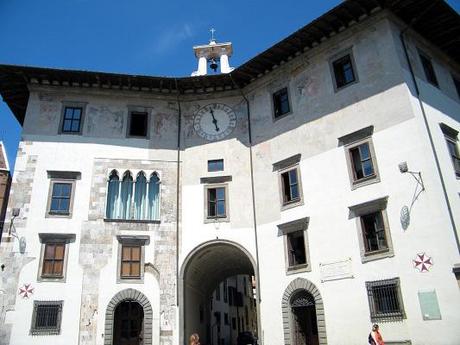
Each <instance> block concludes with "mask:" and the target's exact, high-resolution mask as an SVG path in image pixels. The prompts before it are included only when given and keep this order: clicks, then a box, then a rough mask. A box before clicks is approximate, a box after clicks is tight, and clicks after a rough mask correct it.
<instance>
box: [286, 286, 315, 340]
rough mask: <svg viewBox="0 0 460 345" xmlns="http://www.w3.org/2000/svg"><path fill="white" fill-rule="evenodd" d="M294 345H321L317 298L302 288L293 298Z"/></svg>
mask: <svg viewBox="0 0 460 345" xmlns="http://www.w3.org/2000/svg"><path fill="white" fill-rule="evenodd" d="M291 311H292V323H293V325H292V326H293V329H292V333H293V345H319V342H318V325H317V322H316V308H315V299H314V298H313V296H312V295H311V294H310V293H309V292H307V291H305V290H301V291H299V292H297V293H296V294H295V295H294V296H293V298H292V300H291Z"/></svg>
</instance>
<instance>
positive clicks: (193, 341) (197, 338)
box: [189, 333, 200, 345]
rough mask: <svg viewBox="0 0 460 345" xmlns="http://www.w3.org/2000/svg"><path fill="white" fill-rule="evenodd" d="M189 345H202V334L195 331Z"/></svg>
mask: <svg viewBox="0 0 460 345" xmlns="http://www.w3.org/2000/svg"><path fill="white" fill-rule="evenodd" d="M189 345H200V336H199V335H198V333H193V334H192V335H191V336H190V340H189Z"/></svg>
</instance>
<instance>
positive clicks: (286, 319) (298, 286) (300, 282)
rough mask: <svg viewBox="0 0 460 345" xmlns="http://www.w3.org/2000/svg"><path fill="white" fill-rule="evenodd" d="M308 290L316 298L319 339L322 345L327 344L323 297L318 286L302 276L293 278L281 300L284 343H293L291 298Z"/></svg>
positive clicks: (288, 344)
mask: <svg viewBox="0 0 460 345" xmlns="http://www.w3.org/2000/svg"><path fill="white" fill-rule="evenodd" d="M302 290H304V291H307V292H308V293H310V294H311V295H312V296H313V298H314V300H315V308H316V322H317V327H318V340H319V344H320V345H327V336H326V322H325V320H324V305H323V299H322V298H321V294H320V293H319V290H318V289H317V287H316V286H315V285H314V284H313V283H312V282H310V281H308V280H306V279H302V278H297V279H295V280H293V281H292V282H291V283H290V284H289V285H288V287H287V288H286V290H284V294H283V299H282V301H281V310H282V313H283V331H284V344H285V345H292V344H293V341H292V333H291V332H292V329H293V327H292V324H291V322H292V311H291V305H290V304H291V300H292V297H293V296H294V295H296V294H297V293H298V292H300V291H302Z"/></svg>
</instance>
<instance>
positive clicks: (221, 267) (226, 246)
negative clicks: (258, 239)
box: [179, 240, 260, 345]
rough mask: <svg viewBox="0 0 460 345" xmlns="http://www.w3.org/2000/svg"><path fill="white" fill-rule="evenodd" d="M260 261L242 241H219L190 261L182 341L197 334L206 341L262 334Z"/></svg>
mask: <svg viewBox="0 0 460 345" xmlns="http://www.w3.org/2000/svg"><path fill="white" fill-rule="evenodd" d="M254 272H255V270H254V261H253V259H252V257H251V255H250V254H249V253H248V252H247V251H246V250H245V249H244V248H243V247H242V246H240V245H238V244H236V243H234V242H230V241H223V240H215V241H210V242H207V243H204V244H202V245H201V246H199V247H197V248H195V249H194V250H193V251H192V252H191V253H190V254H189V255H188V256H187V258H186V259H185V260H184V263H183V265H182V269H181V280H180V293H179V297H180V306H181V309H180V330H181V333H180V344H186V343H187V339H188V337H189V336H190V334H192V333H198V334H199V335H200V341H201V344H202V345H235V344H236V341H237V337H238V336H240V337H241V336H250V334H252V335H253V336H256V335H257V333H258V332H257V329H258V325H259V324H260V322H259V320H258V312H257V311H258V303H257V299H256V294H257V292H256V288H255V287H256V284H255V279H256V277H255V273H254Z"/></svg>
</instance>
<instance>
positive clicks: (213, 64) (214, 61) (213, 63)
mask: <svg viewBox="0 0 460 345" xmlns="http://www.w3.org/2000/svg"><path fill="white" fill-rule="evenodd" d="M209 67H211V69H212V70H213V71H214V72H217V67H218V65H217V61H216V59H214V58H212V59H211V64H210V65H209Z"/></svg>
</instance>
